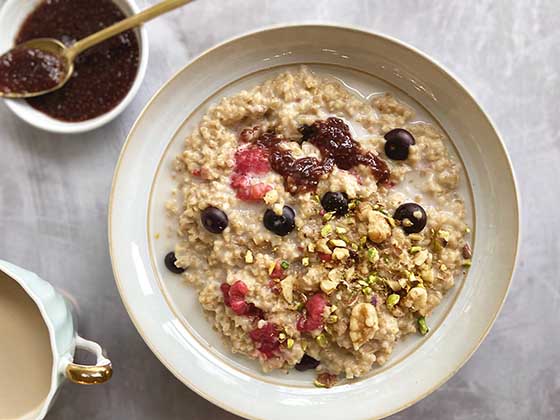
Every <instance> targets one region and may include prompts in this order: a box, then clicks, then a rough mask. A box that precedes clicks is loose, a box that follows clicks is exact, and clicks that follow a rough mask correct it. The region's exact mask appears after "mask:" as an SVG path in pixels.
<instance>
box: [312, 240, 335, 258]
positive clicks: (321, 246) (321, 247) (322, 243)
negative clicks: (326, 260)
mask: <svg viewBox="0 0 560 420" xmlns="http://www.w3.org/2000/svg"><path fill="white" fill-rule="evenodd" d="M315 249H316V250H317V252H321V253H323V254H329V255H331V254H332V251H331V249H330V248H329V247H328V245H327V240H326V239H319V240H318V241H317V243H316V244H315Z"/></svg>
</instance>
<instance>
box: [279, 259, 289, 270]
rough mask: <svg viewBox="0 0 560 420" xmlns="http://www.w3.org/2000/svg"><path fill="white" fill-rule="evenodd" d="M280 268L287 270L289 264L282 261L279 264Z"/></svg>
mask: <svg viewBox="0 0 560 420" xmlns="http://www.w3.org/2000/svg"><path fill="white" fill-rule="evenodd" d="M280 267H282V269H283V270H287V269H288V268H290V263H289V262H288V261H286V260H282V262H281V263H280Z"/></svg>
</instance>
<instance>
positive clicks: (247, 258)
mask: <svg viewBox="0 0 560 420" xmlns="http://www.w3.org/2000/svg"><path fill="white" fill-rule="evenodd" d="M254 261H255V259H254V258H253V253H252V252H251V250H250V249H248V250H247V253H246V254H245V262H246V263H247V264H252V263H253V262H254Z"/></svg>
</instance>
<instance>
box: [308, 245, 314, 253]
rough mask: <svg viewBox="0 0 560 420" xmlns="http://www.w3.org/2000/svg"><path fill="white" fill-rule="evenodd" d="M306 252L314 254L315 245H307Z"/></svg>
mask: <svg viewBox="0 0 560 420" xmlns="http://www.w3.org/2000/svg"><path fill="white" fill-rule="evenodd" d="M307 250H308V251H309V252H315V244H314V243H310V244H308V245H307Z"/></svg>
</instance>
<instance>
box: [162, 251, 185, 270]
mask: <svg viewBox="0 0 560 420" xmlns="http://www.w3.org/2000/svg"><path fill="white" fill-rule="evenodd" d="M164 261H165V266H166V267H167V269H168V270H169V271H171V272H172V273H175V274H181V273H182V272H184V271H185V269H184V268H181V267H177V266H176V265H175V262H176V261H177V257H175V253H174V252H173V251H171V252H170V253H169V254H167V255H166V256H165V260H164Z"/></svg>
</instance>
